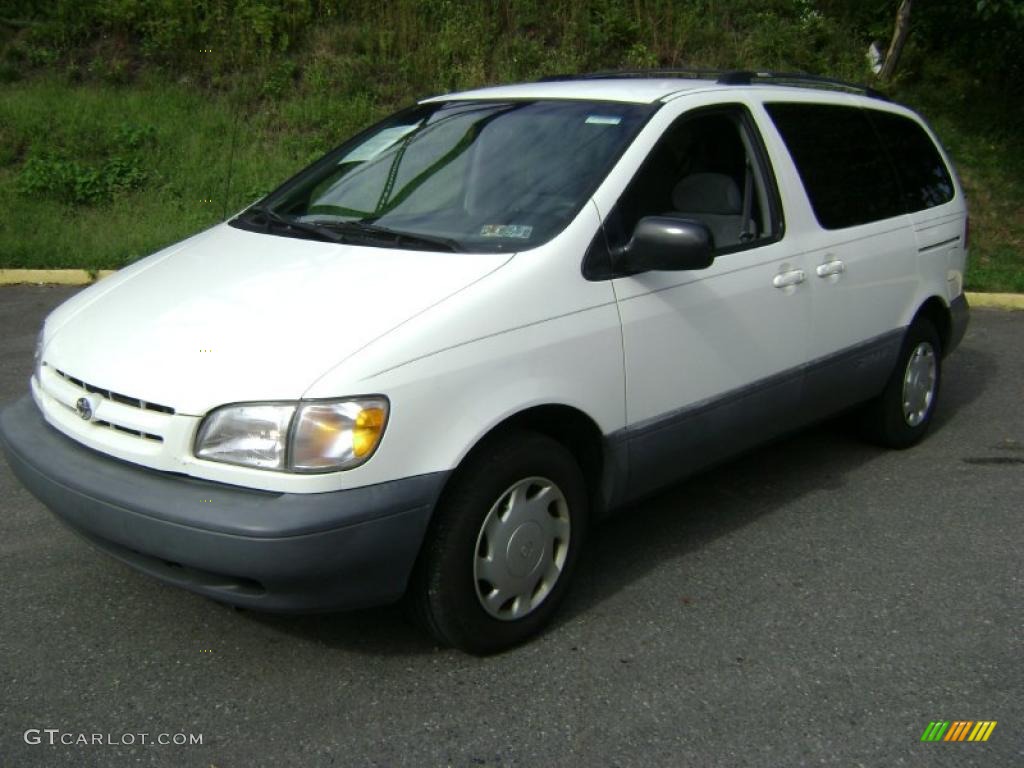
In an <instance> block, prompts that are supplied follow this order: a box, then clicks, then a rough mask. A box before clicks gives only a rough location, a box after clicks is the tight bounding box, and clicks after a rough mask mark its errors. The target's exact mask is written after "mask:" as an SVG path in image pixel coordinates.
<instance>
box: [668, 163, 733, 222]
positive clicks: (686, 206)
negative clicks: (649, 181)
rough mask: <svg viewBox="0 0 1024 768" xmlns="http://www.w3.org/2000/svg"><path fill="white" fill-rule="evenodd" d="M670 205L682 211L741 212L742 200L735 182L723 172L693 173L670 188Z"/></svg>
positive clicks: (731, 214)
mask: <svg viewBox="0 0 1024 768" xmlns="http://www.w3.org/2000/svg"><path fill="white" fill-rule="evenodd" d="M672 206H673V207H674V208H675V209H676V210H677V211H680V212H683V213H714V214H719V215H728V216H734V215H738V214H740V213H741V209H742V207H743V200H742V199H741V198H740V188H739V187H738V186H736V182H735V181H733V180H732V179H731V178H730V177H729V176H726V175H725V174H724V173H694V174H692V175H690V176H687V177H686V178H685V179H683V180H682V181H680V182H679V183H678V184H676V188H675V189H674V190H672Z"/></svg>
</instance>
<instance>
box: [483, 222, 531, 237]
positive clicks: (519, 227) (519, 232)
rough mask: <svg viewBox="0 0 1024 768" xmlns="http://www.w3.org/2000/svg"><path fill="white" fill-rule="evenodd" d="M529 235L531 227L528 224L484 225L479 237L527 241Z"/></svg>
mask: <svg viewBox="0 0 1024 768" xmlns="http://www.w3.org/2000/svg"><path fill="white" fill-rule="evenodd" d="M531 234H533V227H531V226H530V225H528V224H484V225H483V226H482V227H480V236H481V237H515V238H518V239H520V240H527V239H529V237H530V235H531Z"/></svg>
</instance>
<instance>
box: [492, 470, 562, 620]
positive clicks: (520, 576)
mask: <svg viewBox="0 0 1024 768" xmlns="http://www.w3.org/2000/svg"><path fill="white" fill-rule="evenodd" d="M569 533H570V522H569V504H568V503H567V502H566V500H565V496H564V494H563V493H562V491H561V490H560V489H559V488H558V486H557V485H555V484H554V483H553V482H551V481H550V480H548V479H547V478H544V477H528V478H526V479H525V480H520V481H519V482H517V483H515V484H514V485H512V486H511V487H510V488H508V489H507V490H506V491H505V492H504V493H502V494H501V496H499V497H498V500H497V501H496V502H494V506H492V507H491V509H490V511H489V512H488V513H487V517H486V518H484V523H483V525H482V526H481V528H480V533H479V535H478V536H477V540H476V555H475V557H474V558H473V581H474V583H475V584H476V596H477V598H478V599H479V600H480V605H482V606H483V608H484V610H485V611H487V613H489V614H490V615H491V616H493V617H494V618H496V619H501V620H503V621H511V620H513V619H521V618H523V617H524V616H527V615H528V614H530V613H532V612H533V611H534V610H536V609H537V607H538V606H539V605H540V604H541V603H543V602H544V600H545V599H546V598H547V597H548V595H550V594H551V590H552V589H553V588H554V586H555V583H556V582H557V581H558V577H559V576H561V574H562V568H563V567H565V559H566V556H567V555H568V553H569Z"/></svg>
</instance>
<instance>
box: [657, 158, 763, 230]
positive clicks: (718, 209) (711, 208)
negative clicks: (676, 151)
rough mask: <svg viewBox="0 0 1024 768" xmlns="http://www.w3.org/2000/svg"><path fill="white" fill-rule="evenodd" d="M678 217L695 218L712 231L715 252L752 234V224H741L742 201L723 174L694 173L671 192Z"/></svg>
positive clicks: (729, 178) (729, 180) (733, 182)
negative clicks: (746, 234)
mask: <svg viewBox="0 0 1024 768" xmlns="http://www.w3.org/2000/svg"><path fill="white" fill-rule="evenodd" d="M672 207H673V208H674V209H675V211H674V213H675V215H677V216H685V217H686V218H688V219H696V220H697V221H700V222H702V223H703V224H705V225H707V228H708V229H709V230H711V237H712V238H713V245H714V247H715V248H716V249H719V248H728V247H730V246H733V245H739V244H740V242H741V241H743V240H744V239H745V238H744V237H743V235H744V233H748V234H749V233H751V232H753V231H754V230H753V229H752V226H753V224H752V222H750V221H748V222H747V224H746V226H744V222H743V198H742V196H741V195H740V189H739V187H738V186H737V184H736V182H735V181H733V180H732V178H731V177H729V176H726V175H725V174H724V173H694V174H691V175H689V176H687V177H686V178H684V179H683V180H682V181H680V182H679V183H678V184H676V186H675V189H673V190H672Z"/></svg>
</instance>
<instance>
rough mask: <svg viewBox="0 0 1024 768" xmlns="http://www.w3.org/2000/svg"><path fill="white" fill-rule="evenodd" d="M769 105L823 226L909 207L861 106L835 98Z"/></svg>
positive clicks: (892, 213) (865, 220)
mask: <svg viewBox="0 0 1024 768" xmlns="http://www.w3.org/2000/svg"><path fill="white" fill-rule="evenodd" d="M765 107H766V108H767V110H768V114H769V115H770V116H771V118H772V121H773V122H774V123H775V127H776V128H778V130H779V133H780V134H781V135H782V140H783V141H784V142H785V143H786V148H787V149H788V150H789V154H790V156H791V157H792V158H793V162H794V164H795V165H796V169H797V171H798V172H799V174H800V179H801V181H802V182H803V185H804V189H805V190H806V191H807V196H808V198H809V199H810V201H811V207H812V208H813V209H814V215H815V216H816V217H817V219H818V223H819V224H821V226H822V227H824V228H825V229H842V228H843V227H852V226H856V225H857V224H866V223H868V222H871V221H879V220H881V219H888V218H891V217H893V216H899V215H902V214H903V213H905V212H906V209H905V207H904V203H903V199H902V193H901V190H900V185H899V183H898V182H897V179H896V175H895V173H894V171H893V167H892V165H891V163H890V162H889V158H888V156H887V153H886V151H885V149H884V148H883V146H882V144H881V142H880V141H879V139H878V135H877V134H876V132H875V131H874V129H873V128H872V125H871V122H870V121H869V120H868V117H867V115H866V114H865V113H864V111H863V110H861V109H857V108H856V107H843V106H836V105H832V104H791V103H786V104H781V103H778V104H766V105H765Z"/></svg>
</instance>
